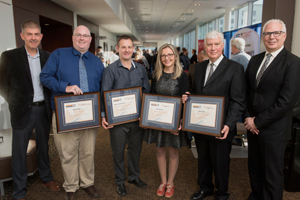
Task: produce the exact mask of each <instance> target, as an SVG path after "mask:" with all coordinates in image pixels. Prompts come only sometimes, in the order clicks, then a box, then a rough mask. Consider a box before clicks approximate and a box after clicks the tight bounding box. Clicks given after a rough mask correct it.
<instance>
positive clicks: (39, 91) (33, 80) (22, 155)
mask: <svg viewBox="0 0 300 200" xmlns="http://www.w3.org/2000/svg"><path fill="white" fill-rule="evenodd" d="M20 36H21V38H22V40H24V42H25V45H24V46H22V47H20V48H17V49H12V50H9V51H5V52H3V53H2V55H1V60H0V94H1V96H3V98H4V99H5V100H6V101H7V103H8V104H9V110H10V115H11V126H12V178H13V198H14V199H25V196H26V181H27V165H26V153H27V147H28V142H29V139H30V137H31V135H32V132H33V130H34V129H35V138H36V148H37V164H38V170H39V175H40V177H41V179H42V185H43V186H45V187H48V188H49V189H50V190H51V191H60V190H61V187H60V185H59V184H57V183H56V182H54V180H53V175H52V173H51V171H50V162H49V155H48V150H49V146H48V140H49V132H50V125H51V108H50V95H51V91H50V90H48V89H47V88H46V87H43V86H42V85H41V83H40V79H39V75H40V72H41V69H42V68H43V67H44V64H45V62H46V61H47V59H48V57H49V55H50V54H49V53H48V52H46V51H44V50H42V49H39V48H38V46H39V45H40V43H41V40H42V38H43V34H42V33H41V27H40V25H39V24H38V23H37V22H35V21H32V20H28V21H25V22H23V23H22V25H21V33H20Z"/></svg>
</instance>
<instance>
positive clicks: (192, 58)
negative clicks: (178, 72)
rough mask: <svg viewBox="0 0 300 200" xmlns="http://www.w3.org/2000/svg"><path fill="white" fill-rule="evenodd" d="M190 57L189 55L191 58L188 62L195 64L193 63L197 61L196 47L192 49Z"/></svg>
mask: <svg viewBox="0 0 300 200" xmlns="http://www.w3.org/2000/svg"><path fill="white" fill-rule="evenodd" d="M192 54H193V55H192V57H191V60H190V63H191V64H195V63H197V60H198V59H197V51H196V49H193V50H192Z"/></svg>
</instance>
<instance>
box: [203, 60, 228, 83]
mask: <svg viewBox="0 0 300 200" xmlns="http://www.w3.org/2000/svg"><path fill="white" fill-rule="evenodd" d="M227 65H228V59H227V58H226V57H224V58H223V59H222V61H221V62H220V64H219V65H218V67H217V68H216V70H215V71H214V73H213V74H212V75H211V77H210V78H209V79H208V80H207V82H206V84H205V87H206V86H207V85H209V84H210V83H212V82H213V81H214V80H215V79H216V78H217V77H218V76H219V75H221V74H222V72H223V71H224V70H225V69H226V67H227Z"/></svg>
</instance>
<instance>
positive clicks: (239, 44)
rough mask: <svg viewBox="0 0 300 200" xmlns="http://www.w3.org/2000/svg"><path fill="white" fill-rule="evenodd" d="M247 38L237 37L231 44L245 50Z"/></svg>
mask: <svg viewBox="0 0 300 200" xmlns="http://www.w3.org/2000/svg"><path fill="white" fill-rule="evenodd" d="M245 43H246V42H245V40H244V39H243V38H235V39H233V40H231V42H230V44H231V46H235V47H236V48H238V49H239V50H244V49H245Z"/></svg>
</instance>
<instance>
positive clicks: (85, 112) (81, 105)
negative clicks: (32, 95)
mask: <svg viewBox="0 0 300 200" xmlns="http://www.w3.org/2000/svg"><path fill="white" fill-rule="evenodd" d="M54 102H55V116H56V124H57V133H64V132H69V131H76V130H82V129H89V128H95V127H100V126H101V118H100V92H88V93H84V94H83V95H74V94H67V95H57V96H54Z"/></svg>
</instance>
